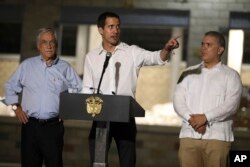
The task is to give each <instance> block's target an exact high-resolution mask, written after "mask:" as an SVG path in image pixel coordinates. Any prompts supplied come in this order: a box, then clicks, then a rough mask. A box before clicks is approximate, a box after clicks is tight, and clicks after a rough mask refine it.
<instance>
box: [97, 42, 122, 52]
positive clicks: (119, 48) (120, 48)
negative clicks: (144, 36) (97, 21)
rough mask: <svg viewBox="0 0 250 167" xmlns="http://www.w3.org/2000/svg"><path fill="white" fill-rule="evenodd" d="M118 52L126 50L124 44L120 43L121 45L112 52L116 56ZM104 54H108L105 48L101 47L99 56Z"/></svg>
mask: <svg viewBox="0 0 250 167" xmlns="http://www.w3.org/2000/svg"><path fill="white" fill-rule="evenodd" d="M117 50H124V46H123V43H122V42H119V44H118V45H117V46H116V47H115V49H114V51H113V52H112V55H113V54H115V52H116V51H117ZM103 52H104V53H107V51H106V50H105V49H104V48H103V46H102V45H100V47H99V51H98V53H99V55H101V54H102V53H103Z"/></svg>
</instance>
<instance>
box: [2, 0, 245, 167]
mask: <svg viewBox="0 0 250 167" xmlns="http://www.w3.org/2000/svg"><path fill="white" fill-rule="evenodd" d="M104 11H113V12H116V13H117V14H119V15H120V18H121V24H122V25H121V40H122V41H124V42H126V43H128V44H136V45H138V46H140V47H143V48H145V49H148V50H151V51H154V50H159V49H161V48H162V47H163V45H164V44H165V42H166V41H167V40H168V39H170V38H171V37H176V36H179V35H181V38H179V39H178V41H179V43H180V48H179V49H177V50H176V51H175V52H174V55H173V57H172V59H171V61H170V63H168V64H166V65H164V66H152V67H143V68H142V69H141V70H140V74H139V79H138V87H137V92H136V100H137V101H138V102H139V104H140V105H141V106H142V107H143V108H144V109H145V110H146V116H145V118H138V119H136V121H137V124H138V126H137V127H138V135H137V166H138V167H155V166H157V167H163V166H170V167H177V166H179V164H178V158H177V152H178V143H179V139H178V134H179V130H180V125H181V121H180V119H179V118H178V116H177V115H176V114H175V112H174V110H173V106H172V95H173V91H174V89H175V85H176V83H177V80H178V77H179V75H180V73H181V71H182V70H183V69H184V68H186V67H187V66H190V65H194V64H197V63H199V62H200V58H199V54H200V43H201V39H202V37H203V34H204V33H205V32H206V31H211V30H214V31H219V32H221V33H223V34H224V36H225V38H226V41H227V49H226V52H225V53H224V55H223V62H224V63H225V64H228V65H229V66H230V67H232V68H234V69H235V70H237V71H238V72H239V74H240V76H241V79H242V83H243V89H244V93H243V96H242V100H241V106H240V109H239V111H238V113H237V114H236V115H235V118H234V119H235V124H234V128H235V142H234V144H233V147H232V149H234V150H242V149H244V150H250V142H249V141H250V133H249V128H250V1H249V0H202V1H200V0H53V1H51V0H25V1H24V0H0V100H3V99H4V96H5V95H4V83H5V82H6V80H7V79H8V78H9V77H10V76H11V74H12V73H13V72H14V71H15V70H16V68H17V67H18V65H19V63H20V62H21V61H23V60H24V59H26V58H28V57H33V56H35V55H38V53H37V50H36V41H35V40H36V33H37V30H38V29H39V28H41V27H53V28H55V29H56V30H57V32H58V35H59V47H58V53H59V55H60V57H61V58H62V59H64V60H66V61H68V62H69V63H70V64H71V65H72V66H73V67H74V69H75V70H76V71H77V73H78V74H79V75H80V76H82V75H83V66H84V59H85V54H86V53H87V52H88V51H89V50H92V49H93V48H95V47H96V46H99V45H100V41H101V38H100V35H99V34H98V32H97V27H96V20H97V17H98V15H99V14H100V13H101V12H104ZM90 125H91V122H89V121H75V120H70V121H65V147H64V155H63V156H64V166H66V167H80V166H88V165H89V155H88V146H87V138H88V131H89V128H90ZM0 147H1V149H0V167H10V166H13V167H16V166H20V165H19V162H20V153H19V152H20V123H19V122H18V121H17V119H16V118H15V117H14V113H13V111H12V110H11V109H10V107H9V106H5V105H4V104H3V103H2V102H0ZM109 162H110V164H109V166H111V167H115V166H119V165H118V156H117V151H116V147H115V145H114V144H113V145H112V147H111V149H110V152H109Z"/></svg>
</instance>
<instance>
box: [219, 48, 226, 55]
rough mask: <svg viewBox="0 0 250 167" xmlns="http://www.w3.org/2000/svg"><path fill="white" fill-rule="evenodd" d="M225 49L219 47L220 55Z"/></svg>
mask: <svg viewBox="0 0 250 167" xmlns="http://www.w3.org/2000/svg"><path fill="white" fill-rule="evenodd" d="M224 50H225V48H223V47H219V50H218V54H219V55H221V54H222V53H223V52H224Z"/></svg>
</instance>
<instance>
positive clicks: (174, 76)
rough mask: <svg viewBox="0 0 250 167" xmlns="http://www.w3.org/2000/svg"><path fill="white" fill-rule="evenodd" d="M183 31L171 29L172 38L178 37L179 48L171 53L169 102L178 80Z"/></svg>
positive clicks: (181, 29)
mask: <svg viewBox="0 0 250 167" xmlns="http://www.w3.org/2000/svg"><path fill="white" fill-rule="evenodd" d="M183 33H184V30H183V28H173V30H172V38H175V37H177V36H180V35H181V37H179V38H178V39H177V40H178V42H179V48H178V49H175V50H174V51H173V53H172V54H173V55H172V57H171V89H170V96H169V97H170V100H171V101H172V100H173V94H174V90H175V86H176V84H177V81H178V79H179V72H180V65H181V62H182V54H183V53H182V52H183V41H184V40H183V38H184V34H183Z"/></svg>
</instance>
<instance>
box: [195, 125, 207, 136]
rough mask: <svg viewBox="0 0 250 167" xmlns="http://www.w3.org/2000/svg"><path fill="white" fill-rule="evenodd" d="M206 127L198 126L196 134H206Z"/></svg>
mask: <svg viewBox="0 0 250 167" xmlns="http://www.w3.org/2000/svg"><path fill="white" fill-rule="evenodd" d="M206 126H207V125H202V126H200V127H199V128H198V129H197V130H196V132H198V133H199V134H202V135H204V134H205V133H206Z"/></svg>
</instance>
